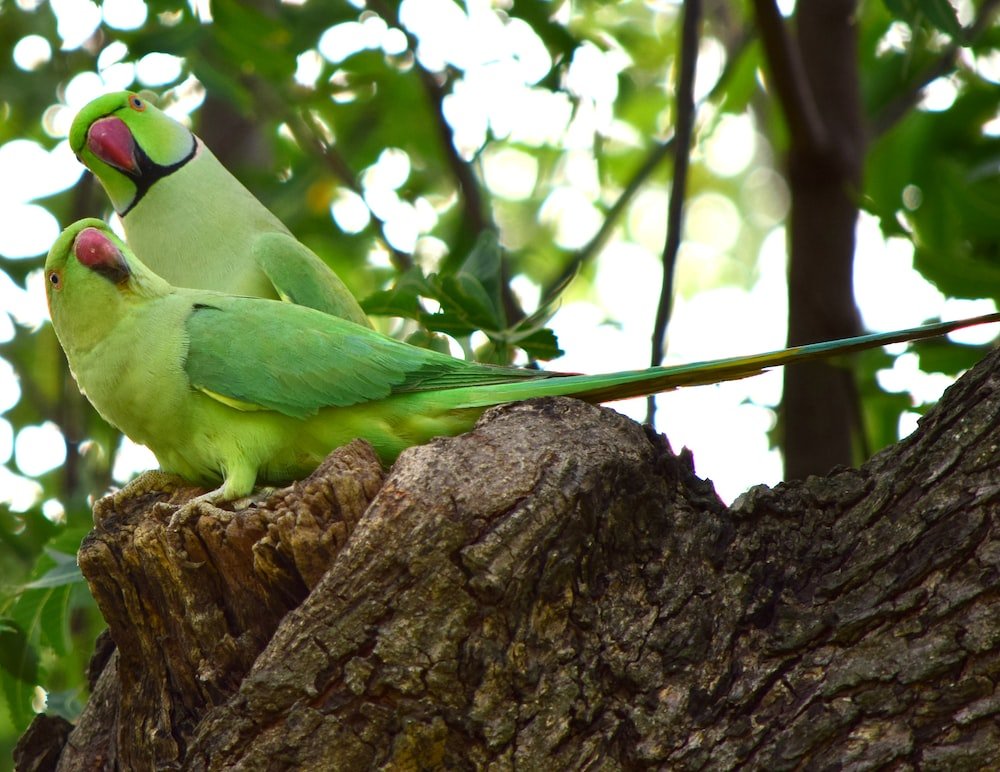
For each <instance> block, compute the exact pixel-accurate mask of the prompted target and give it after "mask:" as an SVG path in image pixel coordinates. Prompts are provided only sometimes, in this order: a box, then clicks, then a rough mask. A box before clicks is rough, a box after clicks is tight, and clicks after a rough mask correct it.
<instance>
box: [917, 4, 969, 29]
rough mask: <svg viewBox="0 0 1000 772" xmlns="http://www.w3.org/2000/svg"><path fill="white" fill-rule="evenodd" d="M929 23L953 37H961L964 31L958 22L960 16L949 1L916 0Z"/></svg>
mask: <svg viewBox="0 0 1000 772" xmlns="http://www.w3.org/2000/svg"><path fill="white" fill-rule="evenodd" d="M916 1H917V5H918V6H919V8H920V10H921V11H923V13H924V15H925V16H926V17H927V21H929V22H930V23H931V24H933V25H934V26H935V27H937V28H938V29H939V30H941V31H942V32H946V33H948V34H949V35H951V37H953V38H957V37H961V36H962V33H963V30H962V25H961V24H960V23H959V21H958V14H956V13H955V8H954V7H953V6H952V4H951V3H949V2H948V0H916Z"/></svg>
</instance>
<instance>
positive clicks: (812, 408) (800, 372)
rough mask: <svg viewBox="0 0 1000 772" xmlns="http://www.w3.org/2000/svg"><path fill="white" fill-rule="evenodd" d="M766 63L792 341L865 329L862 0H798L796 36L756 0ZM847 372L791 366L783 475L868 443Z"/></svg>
mask: <svg viewBox="0 0 1000 772" xmlns="http://www.w3.org/2000/svg"><path fill="white" fill-rule="evenodd" d="M754 5H755V8H756V9H757V20H758V25H759V26H760V28H761V33H762V38H763V41H764V48H765V52H766V55H767V60H768V67H769V71H770V73H771V77H772V79H773V81H774V84H775V90H776V92H777V95H778V98H779V101H780V102H781V107H782V111H783V112H784V114H785V116H786V118H787V120H788V123H789V129H790V131H789V149H788V157H787V169H788V182H789V188H790V190H791V199H792V203H791V212H790V214H789V223H788V238H789V264H788V345H789V346H797V345H800V344H803V343H811V342H815V341H821V340H832V339H835V338H847V337H851V336H854V335H858V334H860V333H861V319H860V314H859V313H858V309H857V306H856V305H855V302H854V287H853V276H852V273H853V265H854V241H855V240H854V233H855V228H856V224H857V216H858V201H859V197H860V191H861V175H862V168H863V164H864V158H865V141H866V135H867V132H866V129H865V125H864V121H863V118H862V113H861V99H860V93H859V85H858V84H859V74H858V62H857V59H858V53H857V46H858V40H857V23H856V19H855V13H856V10H857V8H856V6H857V2H856V0H824V2H812V3H799V5H798V6H797V10H796V13H795V23H796V31H797V35H796V36H794V37H793V36H791V34H790V33H789V30H788V25H787V24H786V22H785V21H784V20H783V19H782V18H781V16H780V13H779V12H778V10H777V7H776V5H775V3H774V0H755V3H754ZM860 427H861V422H860V419H859V407H858V399H857V392H856V387H855V384H854V381H853V379H852V377H851V375H850V374H849V373H848V372H847V371H844V370H842V369H840V368H837V367H834V366H832V365H829V364H823V363H810V364H804V365H798V366H792V367H789V368H786V370H785V374H784V394H783V397H782V405H781V434H782V450H783V453H784V459H785V477H786V478H787V479H801V478H804V477H806V476H807V475H810V474H825V473H826V472H827V471H828V470H830V469H831V468H833V467H834V466H837V465H842V464H849V463H851V461H852V460H853V459H854V458H855V457H856V456H855V450H856V448H858V447H861V446H863V444H864V437H863V435H862V433H861V432H860V431H859V429H860Z"/></svg>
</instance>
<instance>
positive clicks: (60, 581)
mask: <svg viewBox="0 0 1000 772" xmlns="http://www.w3.org/2000/svg"><path fill="white" fill-rule="evenodd" d="M48 552H50V553H51V552H52V550H48ZM71 557H72V556H71ZM83 581H84V579H83V574H81V573H80V567H79V566H78V565H77V564H76V559H75V558H73V561H72V562H71V563H60V564H59V565H57V566H55V567H54V568H51V569H49V570H48V571H46V572H45V573H44V574H43V575H42V576H40V577H39V578H38V579H35V580H33V581H31V582H28V583H27V584H25V585H24V589H25V590H42V589H51V588H53V587H64V586H66V585H68V584H79V583H81V582H83Z"/></svg>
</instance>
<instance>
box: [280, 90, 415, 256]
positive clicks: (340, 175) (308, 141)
mask: <svg viewBox="0 0 1000 772" xmlns="http://www.w3.org/2000/svg"><path fill="white" fill-rule="evenodd" d="M284 117H285V123H286V124H287V125H288V128H289V130H290V131H291V132H292V136H293V137H294V138H295V141H296V142H298V143H299V145H301V146H302V147H303V148H304V149H305V150H306V151H308V152H310V153H312V155H313V156H314V157H315V158H317V159H319V160H320V161H322V162H323V163H325V164H326V166H327V168H328V169H329V170H330V172H331V173H332V174H333V176H334V177H336V178H337V179H338V180H340V181H341V182H342V183H343V184H344V186H345V187H347V188H348V189H349V190H351V191H353V192H354V193H357V194H358V195H359V196H362V199H363V191H362V189H361V185H359V184H358V178H357V177H356V176H355V175H354V172H353V171H351V169H350V168H349V167H348V165H347V162H346V161H344V159H343V158H342V157H341V155H340V153H338V152H336V150H335V149H334V148H333V147H331V146H330V145H328V144H327V143H326V142H325V141H324V140H323V139H322V137H321V136H320V132H319V129H318V128H317V127H316V126H314V125H313V124H312V122H311V119H310V118H309V117H308V113H303V114H299V113H297V112H296V111H294V110H287V111H286V112H285V116H284ZM368 214H369V216H370V217H371V218H372V221H373V222H374V223H375V224H376V225H377V226H378V228H379V231H381V232H384V231H385V222H384V221H383V220H382V219H381V218H380V217H379V216H378V215H377V214H375V212H373V211H372V209H371V207H368ZM382 243H383V245H384V246H385V248H386V249H387V250H388V251H389V260H390V261H391V262H392V264H393V266H394V267H395V269H396V270H397V271H399V272H400V273H402V272H403V271H406V270H408V269H409V268H411V267H412V266H413V257H412V255H409V254H407V253H406V252H402V251H400V250H398V249H396V248H395V247H394V246H392V245H391V244H389V243H388V242H386V241H385V240H384V239H383V240H382Z"/></svg>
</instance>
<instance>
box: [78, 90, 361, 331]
mask: <svg viewBox="0 0 1000 772" xmlns="http://www.w3.org/2000/svg"><path fill="white" fill-rule="evenodd" d="M70 146H71V147H72V149H73V152H74V153H76V155H77V157H78V158H79V159H80V161H81V162H82V163H83V164H84V165H85V166H87V168H89V169H90V170H91V171H92V172H93V173H94V174H95V175H96V177H97V179H98V180H100V182H101V185H102V186H103V187H104V189H105V191H106V192H107V194H108V197H109V198H110V199H111V202H112V204H113V205H114V208H115V210H116V211H117V212H118V215H119V216H120V217H121V221H122V225H123V227H124V228H125V236H126V238H127V239H128V242H129V244H130V245H131V246H132V249H133V250H134V251H135V253H136V254H137V255H139V256H140V259H142V260H143V261H144V262H145V263H146V264H147V265H148V266H149V268H151V269H152V270H153V271H154V272H155V273H156V274H158V275H159V276H161V277H163V278H164V279H166V280H167V281H168V282H169V283H170V284H173V285H175V286H178V287H186V288H193V289H211V290H217V291H220V292H229V293H231V294H234V295H249V296H252V297H265V298H276V299H281V300H287V301H290V302H292V303H296V304H299V305H304V306H309V307H311V308H315V309H318V310H320V311H323V312H325V313H328V314H333V315H334V316H339V317H342V318H344V319H347V320H348V321H351V322H355V323H357V324H363V325H366V326H371V324H370V322H369V321H368V318H367V317H366V316H365V314H364V312H363V311H362V310H361V306H360V305H358V302H357V301H356V300H355V298H354V296H353V295H351V293H350V291H349V290H348V289H347V287H346V286H345V285H344V283H343V282H342V281H341V280H340V278H339V277H338V276H337V275H336V273H334V272H333V270H332V269H330V267H329V266H328V265H327V264H326V263H324V262H323V261H322V260H321V259H320V258H319V257H318V256H317V255H316V254H315V253H313V252H312V251H311V250H310V249H309V248H308V247H306V246H305V245H304V244H302V243H301V242H299V241H298V240H297V239H296V238H295V237H294V236H293V235H292V234H291V233H290V232H289V231H288V229H287V228H286V227H285V226H284V224H282V223H281V221H280V220H278V218H277V217H275V216H274V215H273V214H272V213H271V212H270V211H268V209H267V208H266V207H265V206H264V205H263V204H261V203H260V202H259V201H258V200H257V199H256V198H254V196H253V194H251V193H250V191H249V190H247V189H246V188H245V187H244V186H243V185H242V184H241V183H240V182H239V181H238V180H237V179H236V178H235V177H234V176H233V175H232V174H230V173H229V172H228V171H227V170H226V168H225V167H224V166H223V165H222V164H221V163H220V162H219V160H218V159H217V158H216V157H215V156H214V155H213V154H212V152H211V151H210V150H209V149H208V148H207V147H206V146H205V144H204V142H202V141H201V140H200V139H199V138H198V137H196V136H195V135H194V134H192V133H191V132H190V131H189V130H188V129H187V128H186V127H185V126H183V125H181V124H180V123H178V122H177V121H175V120H174V119H173V118H171V117H169V116H168V115H166V114H165V113H164V112H162V111H161V110H159V109H157V108H156V107H155V106H154V105H152V104H150V103H149V102H148V101H147V100H146V99H144V98H143V97H141V96H139V95H138V94H133V93H130V92H119V93H115V94H106V95H104V96H101V97H98V98H97V99H95V100H93V101H92V102H90V103H89V104H88V105H87V106H86V107H84V108H83V109H82V110H81V111H80V112H79V114H78V115H77V116H76V118H75V119H74V121H73V125H72V127H71V129H70Z"/></svg>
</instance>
